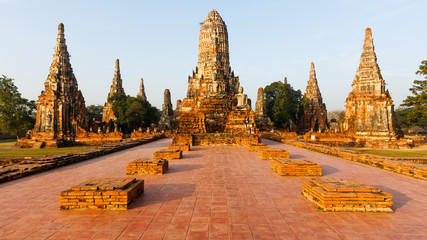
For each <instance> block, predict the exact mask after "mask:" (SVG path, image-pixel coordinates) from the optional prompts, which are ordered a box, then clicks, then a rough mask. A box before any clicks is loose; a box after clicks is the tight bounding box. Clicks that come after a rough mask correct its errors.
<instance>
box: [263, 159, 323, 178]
mask: <svg viewBox="0 0 427 240" xmlns="http://www.w3.org/2000/svg"><path fill="white" fill-rule="evenodd" d="M271 168H272V169H273V170H274V171H276V172H277V173H278V174H279V175H281V176H322V166H320V165H317V164H316V163H313V162H310V161H307V160H305V159H273V160H271Z"/></svg>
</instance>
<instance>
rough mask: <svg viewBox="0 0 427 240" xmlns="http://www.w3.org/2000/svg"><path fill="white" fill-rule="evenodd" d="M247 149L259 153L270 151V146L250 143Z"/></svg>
mask: <svg viewBox="0 0 427 240" xmlns="http://www.w3.org/2000/svg"><path fill="white" fill-rule="evenodd" d="M246 148H247V149H248V151H251V152H257V151H259V150H265V149H270V146H268V145H266V144H264V143H249V144H248V145H247V146H246Z"/></svg>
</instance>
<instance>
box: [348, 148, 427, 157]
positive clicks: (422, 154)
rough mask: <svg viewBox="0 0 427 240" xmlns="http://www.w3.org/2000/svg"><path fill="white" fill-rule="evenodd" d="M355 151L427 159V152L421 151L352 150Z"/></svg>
mask: <svg viewBox="0 0 427 240" xmlns="http://www.w3.org/2000/svg"><path fill="white" fill-rule="evenodd" d="M352 150H354V151H358V152H362V153H367V154H375V155H380V156H386V157H427V150H424V149H421V150H418V149H352Z"/></svg>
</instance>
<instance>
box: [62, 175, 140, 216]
mask: <svg viewBox="0 0 427 240" xmlns="http://www.w3.org/2000/svg"><path fill="white" fill-rule="evenodd" d="M143 192H144V180H136V179H135V178H91V179H89V180H87V181H85V182H83V183H81V184H79V185H76V186H73V187H71V188H70V189H68V190H65V191H63V192H61V193H60V194H59V205H60V208H61V209H63V210H72V209H111V210H127V209H129V205H130V204H131V203H132V202H133V201H134V200H135V199H136V198H138V197H139V196H140V195H141V194H142V193H143Z"/></svg>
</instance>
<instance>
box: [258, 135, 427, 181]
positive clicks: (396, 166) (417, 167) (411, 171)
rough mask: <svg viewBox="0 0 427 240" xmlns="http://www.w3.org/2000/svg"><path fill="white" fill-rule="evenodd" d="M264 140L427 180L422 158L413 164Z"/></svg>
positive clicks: (344, 151)
mask: <svg viewBox="0 0 427 240" xmlns="http://www.w3.org/2000/svg"><path fill="white" fill-rule="evenodd" d="M262 138H265V139H269V140H273V141H276V142H282V143H284V144H288V145H291V146H295V147H299V148H304V149H307V150H311V151H316V152H320V153H324V154H327V155H331V156H336V157H340V158H344V159H348V160H351V161H355V162H360V163H364V164H368V165H371V166H374V167H377V168H381V169H385V170H388V171H392V172H395V173H400V174H404V175H407V176H411V177H415V178H418V179H423V180H427V165H424V164H420V163H416V162H425V161H424V160H421V159H420V158H414V159H413V160H414V162H412V161H411V160H410V159H409V158H390V157H382V156H377V155H370V154H364V153H360V152H356V151H351V150H345V149H340V148H337V147H330V146H325V145H320V144H313V143H307V142H302V141H295V140H291V139H286V138H283V137H280V136H277V135H275V134H272V133H269V134H264V135H262ZM403 159H404V160H403ZM423 159H424V158H423Z"/></svg>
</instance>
